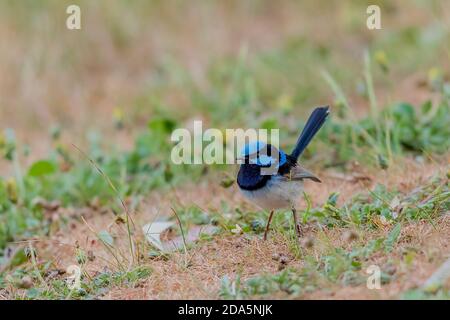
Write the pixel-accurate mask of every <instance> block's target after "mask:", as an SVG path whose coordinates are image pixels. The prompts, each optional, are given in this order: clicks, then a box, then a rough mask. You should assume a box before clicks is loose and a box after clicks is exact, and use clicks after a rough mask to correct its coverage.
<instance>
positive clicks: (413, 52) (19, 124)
mask: <svg viewBox="0 0 450 320" xmlns="http://www.w3.org/2000/svg"><path fill="white" fill-rule="evenodd" d="M80 4H81V6H82V8H83V10H85V11H86V12H84V13H83V16H84V17H85V19H86V20H85V22H84V23H85V24H84V28H86V29H87V30H89V32H84V31H83V32H79V33H72V34H70V35H69V36H68V35H67V34H66V31H65V30H64V29H61V28H58V27H57V26H58V23H59V22H61V23H63V21H60V20H61V17H60V15H59V14H58V12H59V11H60V10H61V9H62V11H61V12H64V8H63V7H64V3H63V2H61V3H59V2H58V3H56V2H52V1H43V2H42V3H41V4H40V5H39V6H35V5H32V4H31V3H30V4H29V5H30V7H27V6H26V5H25V4H21V5H19V4H16V3H14V4H13V3H12V2H5V3H4V4H2V5H1V6H2V10H0V12H1V17H0V19H1V20H2V21H3V22H4V23H3V24H2V26H1V27H0V34H1V35H3V36H5V37H6V38H8V39H9V38H11V39H13V41H10V50H9V51H8V50H5V51H4V52H1V53H0V61H2V62H3V63H2V64H1V65H2V66H1V67H0V71H1V72H2V74H3V73H4V74H11V75H14V76H13V77H12V78H11V79H10V81H9V82H8V81H7V80H5V79H0V93H1V94H0V96H2V100H0V105H2V108H1V109H0V125H1V131H0V155H1V160H0V172H1V175H0V299H1V298H6V299H97V298H105V299H108V298H109V299H117V298H127V299H128V298H137V299H143V298H168V299H176V298H222V299H241V298H249V299H257V298H289V299H294V298H301V299H314V298H338V299H339V298H348V297H354V298H364V299H365V298H377V299H380V298H381V299H386V298H392V299H448V298H449V297H450V292H449V286H448V282H447V283H443V284H442V285H441V286H439V287H438V288H436V289H435V290H434V291H432V292H430V291H427V290H424V289H423V288H422V287H421V286H422V284H423V283H424V282H425V281H426V279H427V278H428V277H429V276H430V275H431V274H432V273H433V271H434V270H436V269H437V268H438V267H439V266H440V265H441V264H442V263H443V262H444V261H445V260H446V259H447V258H448V248H447V247H446V243H448V241H449V240H450V239H448V235H449V234H450V232H449V230H450V226H449V219H448V212H449V209H450V208H449V206H450V191H449V166H448V159H449V148H450V144H449V143H450V126H449V123H450V105H449V103H450V89H449V88H450V83H449V64H448V48H446V47H445V45H444V44H445V43H448V41H446V40H448V38H449V36H450V32H449V30H448V28H447V27H446V25H445V23H443V21H445V14H446V13H447V12H448V10H449V8H448V6H446V5H443V4H442V5H439V6H442V8H441V9H440V10H436V8H435V7H434V6H432V5H429V4H426V3H425V2H423V3H422V2H418V3H417V4H410V5H408V6H407V7H405V6H404V5H402V6H401V9H402V10H400V7H399V5H398V4H397V3H394V4H388V3H387V2H386V3H384V2H383V3H382V4H381V5H382V8H383V9H382V10H383V23H385V24H386V28H384V30H383V31H382V32H379V33H376V34H374V33H371V32H370V31H368V30H366V29H365V28H361V27H358V26H360V25H361V24H362V25H365V20H364V19H365V16H364V15H363V14H359V12H363V13H364V12H365V7H364V6H363V5H362V4H356V3H352V2H348V3H347V2H346V3H345V5H344V7H345V10H341V9H338V8H336V7H335V5H330V7H327V8H322V7H321V8H320V15H319V16H320V19H319V18H317V19H316V18H312V17H317V16H318V13H317V12H316V11H315V10H317V9H316V8H315V7H314V6H311V5H309V4H304V6H301V7H298V6H299V5H298V4H295V3H294V2H286V3H284V4H282V5H279V6H276V7H274V6H273V5H272V4H270V3H262V4H257V3H256V2H249V3H248V4H242V3H240V2H236V3H234V4H233V5H231V4H219V3H212V4H208V5H206V4H192V5H187V4H182V3H178V4H171V5H169V4H165V3H154V4H148V3H147V2H144V1H141V2H136V3H135V4H133V6H131V7H129V5H128V4H126V5H127V8H129V9H128V10H124V6H125V3H122V2H120V1H118V2H117V3H116V4H114V5H106V4H105V3H103V2H99V4H97V5H96V6H93V5H91V4H88V2H87V1H80ZM199 8H201V9H202V10H205V17H204V19H198V18H197V15H194V14H193V13H192V12H191V10H194V9H199ZM361 10H362V11H361ZM194 11H195V12H197V10H194ZM3 12H6V13H9V14H7V15H4V14H3ZM123 12H126V13H125V15H124V16H121V18H120V19H118V16H119V14H120V13H123ZM179 12H184V13H185V14H184V15H183V19H184V21H185V22H186V24H184V25H179V24H177V23H175V21H180V19H179V18H180V14H179ZM267 12H271V13H272V14H271V15H268V14H267ZM250 13H251V14H253V15H254V19H252V20H251V21H250V20H249V19H247V18H246V17H248V15H249V14H250ZM11 17H14V19H12V18H11ZM30 17H33V19H31V18H30ZM44 17H46V18H48V19H47V21H48V22H47V24H41V23H39V21H43V20H42V19H44ZM149 17H151V18H149ZM144 18H145V19H144ZM412 18H414V21H415V22H417V23H415V24H414V26H410V23H405V22H404V21H406V22H408V21H410V19H412ZM325 20H326V21H327V23H328V24H327V25H326V26H325V27H324V23H323V21H325ZM225 21H233V22H234V24H235V25H236V26H239V28H238V29H239V30H234V29H233V28H222V29H223V30H222V29H220V28H219V29H218V31H217V32H218V34H215V33H214V32H213V31H205V30H209V29H207V28H204V26H205V25H212V24H213V23H223V24H224V25H227V26H228V22H227V23H225ZM283 21H284V22H283ZM282 22H283V23H282ZM270 25H272V27H270ZM157 26H159V27H158V28H157ZM273 26H278V27H277V28H275V27H273ZM387 26H389V27H387ZM154 29H155V30H159V31H158V32H156V31H155V30H154ZM49 30H52V31H51V32H50V33H51V35H52V39H58V41H49V39H47V38H46V37H44V38H43V37H36V36H35V35H42V34H47V33H46V32H47V31H49ZM199 30H202V31H199ZM13 34H14V37H12V35H13ZM149 35H151V40H152V41H149V38H148V37H149ZM336 35H340V36H341V39H345V41H343V40H342V41H341V40H339V41H338V40H336V39H337V37H336ZM241 36H242V38H241ZM37 38H39V39H41V40H40V42H39V41H36V40H33V39H37ZM30 39H31V40H30ZM227 39H228V40H227ZM230 39H246V41H243V40H242V41H239V45H236V44H235V43H234V41H231V40H230ZM25 44H27V46H29V50H28V52H29V53H28V54H27V55H26V56H25V57H24V59H23V60H24V62H23V63H22V62H21V63H18V61H17V57H16V56H15V55H14V54H12V53H14V52H15V51H17V50H19V49H20V48H21V47H22V46H24V45H25ZM43 46H44V47H47V48H48V50H45V53H44V51H43V50H42V49H41V48H42V47H43ZM86 48H91V49H89V50H86ZM49 53H51V54H49ZM150 53H151V54H150ZM54 70H58V73H55V71H54ZM129 74H133V76H132V77H131V76H126V75H129ZM37 78H39V79H40V81H35V79H37ZM19 80H20V81H19ZM74 81H75V82H76V84H75V85H74V83H73V82H74ZM31 83H33V84H34V85H33V86H31V85H30V84H31ZM49 88H51V89H52V90H49ZM69 88H72V89H73V90H69ZM13 97H14V98H13ZM319 104H331V110H332V113H331V117H330V119H329V120H328V121H327V123H326V125H325V126H324V127H323V129H322V130H321V131H320V132H319V134H318V136H317V137H316V138H315V140H314V142H313V143H312V144H311V146H309V147H308V149H307V150H306V152H305V154H304V155H303V158H302V159H301V161H302V164H304V165H305V166H306V167H308V168H311V170H312V171H313V172H317V173H318V175H319V176H320V178H321V180H322V181H323V183H322V184H307V185H306V187H307V188H306V190H305V196H304V201H303V202H302V204H301V205H300V206H299V214H300V217H301V221H302V226H303V232H304V237H303V238H302V239H301V240H300V243H299V242H298V241H297V239H296V237H295V232H294V228H293V225H292V221H291V213H290V212H283V211H281V212H278V213H277V214H276V215H275V216H274V219H273V222H272V230H271V233H270V234H269V240H268V241H267V242H263V241H262V240H261V238H262V234H263V232H264V226H265V222H266V220H267V217H268V213H267V212H264V211H261V210H259V209H257V208H255V207H253V206H251V205H250V204H249V203H247V202H245V201H243V199H242V198H241V197H239V196H238V191H237V189H236V187H235V185H234V183H233V182H234V179H235V168H232V167H231V166H224V165H213V166H206V165H195V166H188V165H182V166H178V165H174V164H173V163H172V162H171V161H170V152H171V149H172V146H173V144H172V142H170V134H171V132H172V131H173V129H175V128H178V127H189V126H190V125H191V123H192V120H193V119H202V120H203V121H204V123H205V125H207V126H208V127H217V128H219V129H221V130H224V129H225V128H234V127H242V128H251V127H254V128H279V129H280V134H281V137H280V139H281V141H282V147H283V149H285V150H290V149H291V148H292V146H293V144H294V143H295V141H296V139H297V136H298V133H299V130H300V128H301V127H302V126H303V125H304V120H305V119H306V116H307V114H308V113H309V112H310V109H311V108H312V107H313V106H314V105H319ZM3 106H5V108H3ZM299 106H302V107H301V108H300V107H299ZM63 109H64V112H63V111H62V110H63ZM10 110H18V111H17V112H14V113H13V112H11V111H10ZM74 110H76V111H74ZM34 119H38V120H37V121H35V120H34ZM205 125H204V126H205ZM74 145H75V146H77V147H74ZM119 145H120V147H119ZM78 146H79V147H78ZM299 200H300V199H299ZM164 219H165V220H171V221H173V222H175V224H174V225H175V226H176V227H174V228H172V229H171V230H169V231H167V232H166V234H164V237H165V238H167V239H168V240H169V241H172V240H173V239H175V238H176V237H182V240H183V245H182V247H180V248H181V249H180V250H175V251H173V252H160V251H158V250H157V249H156V248H154V247H152V246H151V245H150V244H149V243H148V242H147V241H146V240H145V236H144V235H143V234H142V231H141V229H142V226H143V225H145V224H146V223H149V222H151V221H155V220H164ZM210 225H214V226H216V227H217V229H218V231H217V232H215V233H213V234H203V235H201V236H200V237H199V239H198V240H197V241H195V242H191V241H190V240H189V231H190V230H193V229H195V228H198V227H206V226H210ZM70 265H77V266H80V268H81V271H82V276H81V288H80V289H77V290H71V289H70V288H69V287H68V286H67V282H66V279H67V277H68V274H67V268H68V266H70ZM371 265H376V266H379V267H380V269H381V283H382V288H381V289H380V290H369V289H367V287H366V281H367V277H368V274H367V272H366V271H367V269H368V268H369V267H370V266H371Z"/></svg>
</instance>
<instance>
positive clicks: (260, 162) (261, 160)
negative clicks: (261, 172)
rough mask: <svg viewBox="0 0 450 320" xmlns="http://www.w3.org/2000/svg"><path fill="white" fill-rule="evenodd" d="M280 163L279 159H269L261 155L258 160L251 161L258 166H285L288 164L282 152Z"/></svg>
mask: <svg viewBox="0 0 450 320" xmlns="http://www.w3.org/2000/svg"><path fill="white" fill-rule="evenodd" d="M279 160H280V162H279V163H277V159H275V158H273V157H269V156H267V155H264V154H261V155H259V156H258V157H257V158H252V159H250V161H249V162H250V163H251V164H257V165H258V166H262V167H266V166H267V167H268V166H271V165H273V164H275V163H276V168H279V167H280V166H282V165H284V164H285V163H286V154H285V153H284V152H283V151H281V150H280V159H279Z"/></svg>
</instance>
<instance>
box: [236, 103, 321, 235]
mask: <svg viewBox="0 0 450 320" xmlns="http://www.w3.org/2000/svg"><path fill="white" fill-rule="evenodd" d="M328 114H329V107H328V106H326V107H319V108H316V109H315V110H314V111H313V112H312V114H311V115H310V116H309V119H308V121H307V122H306V125H305V127H304V128H303V130H302V133H301V134H300V136H299V138H298V140H297V144H296V146H295V148H294V150H293V151H292V153H291V154H286V153H285V152H284V151H283V150H281V149H277V148H275V147H274V146H271V145H270V144H266V143H264V142H262V141H254V142H251V143H248V144H246V145H245V146H244V148H243V149H242V151H241V155H240V157H239V158H238V159H239V160H240V161H242V162H243V163H242V164H241V166H240V169H239V173H238V175H237V184H238V186H239V189H240V190H241V192H242V193H243V195H244V196H245V197H246V198H248V199H250V200H251V201H253V202H254V203H255V204H256V205H257V206H259V207H260V208H262V209H264V210H268V211H270V214H269V219H268V221H267V225H266V229H265V232H264V240H266V239H267V233H268V231H269V227H270V222H271V220H272V216H273V213H274V211H275V210H277V209H286V208H290V209H291V210H292V215H293V217H294V223H295V230H296V232H297V236H298V237H300V236H301V230H300V225H299V224H298V221H297V213H296V210H295V200H296V199H298V197H299V196H300V194H301V193H302V192H303V180H305V179H311V180H312V181H315V182H321V181H320V179H319V178H318V177H317V176H315V175H314V174H312V173H311V172H309V171H308V170H306V169H305V168H303V167H302V166H301V165H300V164H299V163H298V162H297V161H298V158H299V157H300V155H301V154H302V153H303V151H304V150H305V148H306V147H307V146H308V144H309V143H310V142H311V139H312V138H313V137H314V135H315V134H316V133H317V132H318V131H319V129H320V128H321V127H322V125H323V124H324V122H325V120H326V118H327V116H328ZM276 152H278V157H276V156H272V155H276ZM268 167H271V168H275V170H276V172H274V173H275V174H272V175H270V174H263V173H265V172H264V171H263V169H264V168H268Z"/></svg>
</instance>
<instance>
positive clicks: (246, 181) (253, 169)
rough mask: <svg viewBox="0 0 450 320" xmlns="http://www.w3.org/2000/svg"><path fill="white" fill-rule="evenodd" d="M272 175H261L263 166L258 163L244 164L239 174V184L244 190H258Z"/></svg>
mask: <svg viewBox="0 0 450 320" xmlns="http://www.w3.org/2000/svg"><path fill="white" fill-rule="evenodd" d="M270 177H271V176H267V175H261V167H260V166H258V165H256V164H242V165H241V167H240V169H239V173H238V176H237V184H238V186H239V188H241V189H243V190H257V189H260V188H262V187H264V186H265V185H266V183H267V181H269V179H270Z"/></svg>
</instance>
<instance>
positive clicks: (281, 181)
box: [240, 175, 303, 210]
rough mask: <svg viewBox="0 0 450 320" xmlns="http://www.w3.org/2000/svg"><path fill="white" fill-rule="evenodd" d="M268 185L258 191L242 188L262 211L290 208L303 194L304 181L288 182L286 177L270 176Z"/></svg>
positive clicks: (246, 195) (243, 192)
mask: <svg viewBox="0 0 450 320" xmlns="http://www.w3.org/2000/svg"><path fill="white" fill-rule="evenodd" d="M269 177H270V179H268V180H267V182H266V184H265V185H264V186H263V187H261V188H258V189H254V190H247V189H243V188H240V190H241V192H242V194H243V195H244V196H245V197H246V198H247V199H249V200H251V201H252V202H254V203H255V204H256V205H257V206H259V207H260V208H262V209H266V210H272V209H282V208H290V207H292V206H293V204H294V203H295V202H296V201H297V199H298V198H299V197H300V195H301V193H302V192H303V182H302V181H288V180H286V179H285V178H284V177H281V176H278V175H274V176H269Z"/></svg>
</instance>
